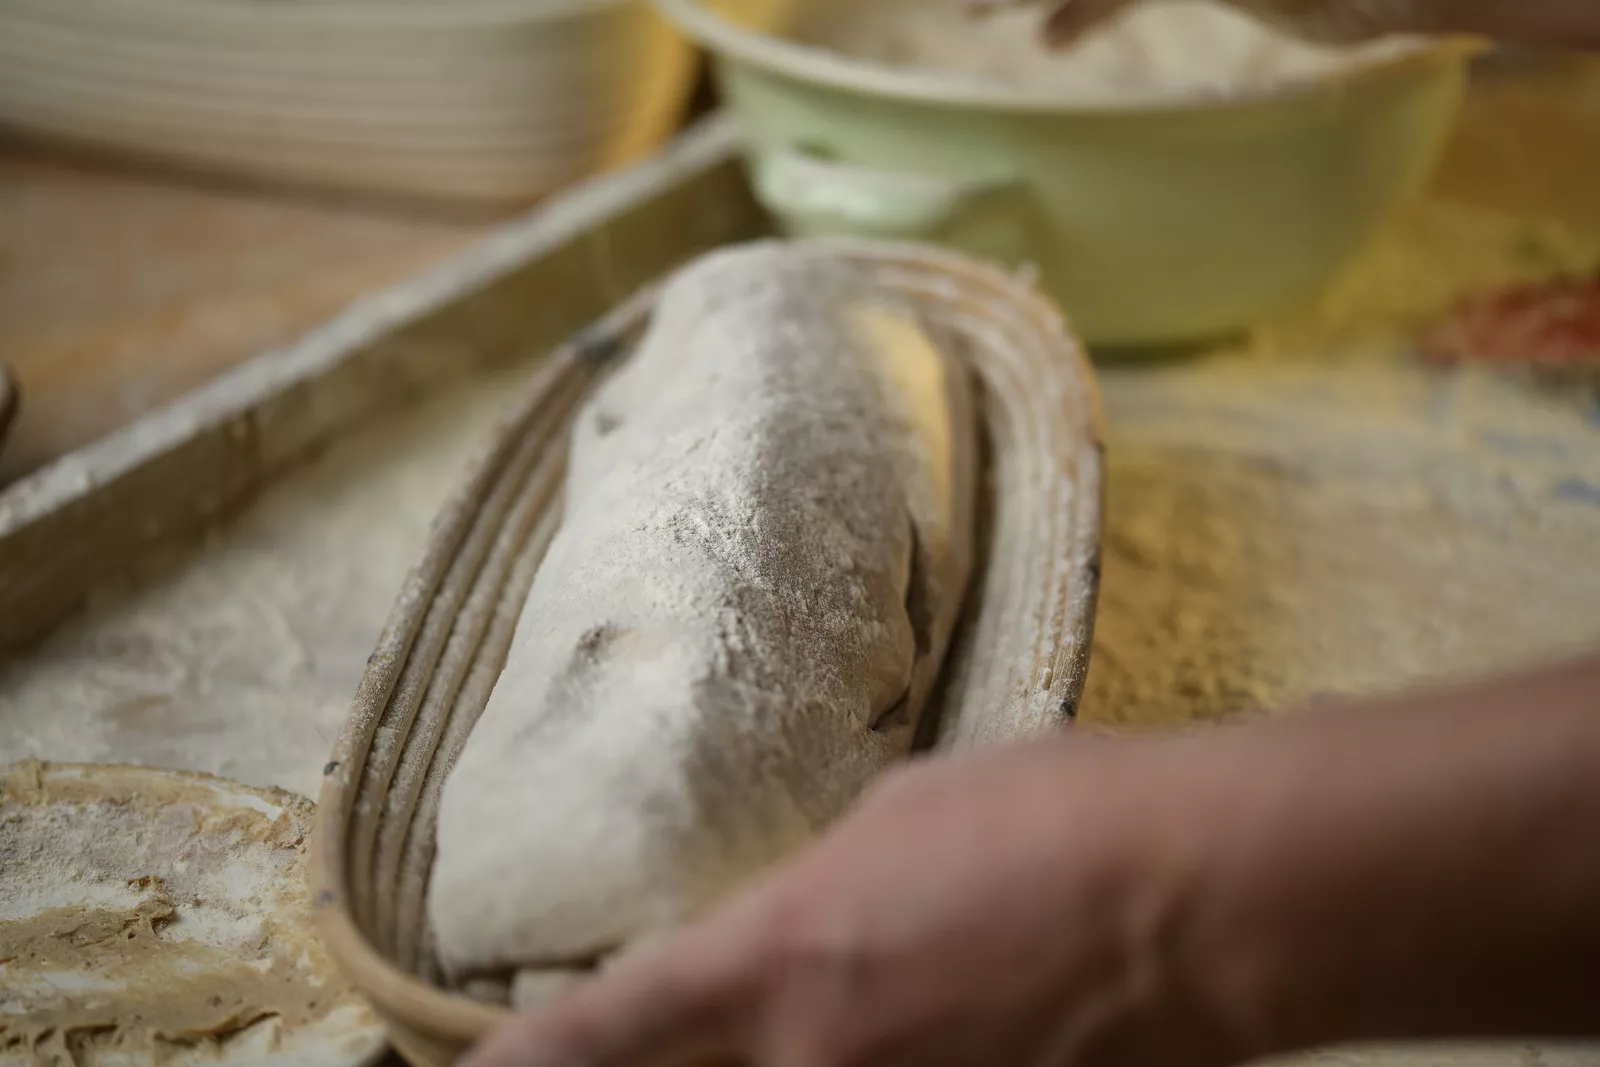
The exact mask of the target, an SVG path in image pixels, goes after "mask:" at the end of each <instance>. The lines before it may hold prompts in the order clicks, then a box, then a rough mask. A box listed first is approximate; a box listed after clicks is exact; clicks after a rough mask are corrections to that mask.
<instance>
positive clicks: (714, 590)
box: [429, 244, 974, 990]
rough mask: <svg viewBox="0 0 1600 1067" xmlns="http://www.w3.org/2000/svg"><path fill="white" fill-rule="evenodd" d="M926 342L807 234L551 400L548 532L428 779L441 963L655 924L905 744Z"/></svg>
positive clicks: (607, 945)
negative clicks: (493, 659)
mask: <svg viewBox="0 0 1600 1067" xmlns="http://www.w3.org/2000/svg"><path fill="white" fill-rule="evenodd" d="M953 343H954V342H953V340H952V339H950V338H947V337H944V336H942V335H940V334H939V333H936V332H933V331H931V330H930V328H929V327H927V326H926V325H925V324H924V323H923V321H922V320H921V318H920V317H919V315H918V314H917V312H916V310H915V309H914V308H913V307H912V306H910V305H909V304H907V303H906V302H905V301H904V300H903V299H901V298H898V297H894V296H892V295H890V293H889V292H888V291H887V290H885V289H883V288H881V287H880V286H878V285H877V284H876V283H875V282H874V281H873V280H872V278H871V277H870V276H869V275H868V274H867V273H866V272H865V271H863V270H862V269H861V268H858V267H855V266H853V265H851V264H849V263H848V262H847V261H845V260H843V259H842V258H840V257H838V256H836V255H834V254H832V253H831V252H828V251H827V250H825V249H818V248H814V247H801V248H794V247H785V246H781V245H773V244H761V245H755V246H750V247H747V248H742V249H738V250H734V251H729V252H723V253H719V254H716V255H713V256H711V257H708V258H706V259H704V260H702V261H700V262H699V263H697V264H696V265H694V266H692V267H690V268H688V269H687V270H686V271H685V272H683V273H682V274H680V275H679V276H677V277H676V278H675V279H674V280H673V281H671V282H670V283H669V284H668V285H667V287H666V289H665V290H664V292H663V294H662V297H661V300H660V304H659V309H658V312H657V315H656V319H655V321H654V323H653V324H652V326H651V329H650V331H649V333H648V335H647V336H646V338H645V339H644V341H643V342H642V344H641V346H640V349H639V351H638V353H637V355H636V356H635V357H634V358H633V359H632V360H631V361H630V363H629V364H628V365H627V366H626V367H625V368H624V369H623V370H622V371H620V372H619V374H618V375H617V376H616V377H615V378H614V379H613V380H611V381H610V382H609V383H608V384H607V385H606V386H605V387H604V388H603V389H602V390H601V391H600V392H599V393H598V394H597V395H596V396H595V397H594V398H593V399H592V400H591V402H590V403H589V404H588V406H587V407H586V409H585V410H584V412H583V413H582V415H581V416H580V419H579V422H578V426H577V428H576V430H575V434H574V440H573V444H572V452H571V465H570V470H569V485H568V491H567V497H566V513H565V516H564V522H563V526H562V529H561V531H560V533H559V534H558V535H557V537H556V539H555V541H554V543H553V544H552V546H551V548H550V551H549V554H548V556H547V557H546V559H545V561H544V563H543V565H542V567H541V569H540V571H539V574H538V576H537V578H536V579H535V582H534V586H533V589H532V591H531V592H530V594H529V597H528V602H527V605H526V607H525V609H524V612H523V615H522V618H521V620H520V622H519V625H518V633H517V639H516V642H515V644H514V645H513V648H512V652H511V654H510V659H509V662H508V664H507V667H506V669H505V671H504V673H503V674H502V676H501V678H500V680H499V683H498V685H497V686H496V688H495V691H494V694H493V696H492V697H491V699H490V701H489V704H488V707H487V708H486V710H485V711H484V714H483V717H482V718H481V719H480V721H479V723H478V725H477V727H476V728H475V730H474V732H473V735H472V739H471V741H470V742H469V743H468V745H467V748H466V749H465V751H464V752H463V754H462V757H461V760H460V762H459V764H458V765H457V766H456V768H455V770H454V772H453V773H452V776H451V778H450V781H449V783H448V784H447V786H446V788H445V793H444V799H443V804H442V808H441V811H440V818H439V836H438V842H439V843H438V857H437V860H436V864H435V868H434V875H433V882H432V886H431V891H430V900H429V912H430V917H431V919H432V922H433V925H434V928H435V931H436V934H437V941H438V950H439V957H440V960H441V962H442V964H443V965H444V967H445V969H446V971H447V972H449V973H450V974H451V975H452V976H453V977H455V978H457V979H458V980H463V979H469V978H474V977H480V976H486V975H487V976H500V977H509V976H510V975H511V974H512V973H513V972H517V971H526V970H529V969H538V968H541V967H550V968H559V967H561V966H563V965H568V964H582V963H586V962H589V961H593V960H595V959H597V958H600V957H603V956H605V955H606V954H608V953H609V952H611V951H612V950H614V949H617V948H619V947H621V946H624V945H627V944H629V943H632V942H635V941H637V940H639V939H641V938H644V937H648V936H650V935H652V934H655V933H658V932H660V931H662V930H664V929H667V928H670V927H672V926H674V925H676V924H678V923H681V922H683V921H684V920H686V919H688V918H690V917H692V916H693V915H694V914H695V913H696V912H698V911H699V910H700V909H702V908H703V907H704V906H706V905H707V904H708V903H710V902H711V901H712V900H714V899H715V898H717V897H719V896H721V895H722V894H724V893H725V892H726V891H727V890H728V889H730V888H732V887H733V886H735V885H737V884H739V883H741V882H743V881H744V880H746V879H747V878H748V877H749V876H750V875H752V874H753V873H755V872H756V871H758V870H760V869H761V868H763V867H765V866H767V865H768V864H770V863H771V862H772V861H773V860H775V859H777V858H778V857H780V856H781V855H783V854H784V853H786V852H788V851H790V850H792V849H793V848H795V847H796V846H797V845H799V844H800V843H802V842H804V841H806V840H807V839H809V838H810V837H812V836H813V835H814V834H816V833H817V832H818V831H819V830H821V829H822V828H823V827H825V826H826V825H827V824H829V823H830V822H831V821H832V820H833V819H835V818H836V817H837V816H838V815H839V814H840V813H841V812H842V811H843V810H844V809H845V808H846V807H847V806H848V805H849V804H850V803H851V802H852V801H853V800H855V799H856V797H857V796H859V795H860V793H861V791H862V790H863V789H864V788H865V787H866V785H867V784H868V783H869V782H870V781H871V779H872V778H873V777H874V776H876V775H877V774H879V773H880V772H881V771H883V770H884V769H885V768H886V767H887V766H888V765H889V764H890V763H891V762H892V761H893V760H895V759H897V758H899V757H900V756H902V755H903V754H904V753H906V752H907V751H908V749H909V748H910V746H911V743H912V740H913V734H914V732H915V730H916V726H917V721H918V718H919V715H920V713H921V711H922V709H923V706H924V704H925V703H926V701H927V697H928V695H929V692H930V690H931V688H932V685H933V683H934V681H935V677H936V675H937V672H938V668H939V663H940V660H941V658H942V656H943V653H944V649H945V646H946V644H947V642H948V639H949V636H950V632H951V630H952V628H953V625H954V621H955V617H956V614H957V611H958V608H959V604H960V599H961V594H962V590H963V587H964V585H965V581H966V576H967V572H968V568H969V565H970V557H971V554H972V545H971V520H972V495H973V481H974V472H973V470H972V462H973V454H972V453H973V450H972V448H971V438H972V435H973V432H974V425H973V419H974V415H973V412H972V409H971V398H970V396H969V395H968V385H967V382H966V378H965V372H964V370H962V369H960V367H959V365H958V364H957V363H956V362H954V361H953V360H952V359H950V358H949V355H948V352H947V349H948V347H949V345H951V344H953ZM516 984H517V986H518V987H519V988H521V989H523V990H526V989H530V988H537V987H539V986H541V985H545V984H547V983H542V982H537V981H530V979H529V978H528V976H526V975H524V976H523V977H522V979H521V980H520V981H519V982H518V983H516Z"/></svg>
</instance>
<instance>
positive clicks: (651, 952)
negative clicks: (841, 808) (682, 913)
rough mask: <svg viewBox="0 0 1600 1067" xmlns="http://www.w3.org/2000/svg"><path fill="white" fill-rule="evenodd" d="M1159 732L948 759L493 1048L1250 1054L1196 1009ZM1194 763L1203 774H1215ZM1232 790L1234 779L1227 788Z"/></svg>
mask: <svg viewBox="0 0 1600 1067" xmlns="http://www.w3.org/2000/svg"><path fill="white" fill-rule="evenodd" d="M1161 747H1163V746H1160V745H1159V743H1150V742H1129V743H1123V742H1114V741H1112V742H1108V741H1096V740H1094V739H1092V738H1089V737H1086V736H1083V735H1081V734H1080V735H1078V736H1075V737H1072V738H1070V739H1066V740H1051V741H1045V742H1041V743H1036V744H1033V745H1028V746H1023V747H1017V748H1010V749H1001V750H994V751H989V752H985V753H981V754H975V755H969V756H964V757H960V758H949V759H943V760H938V761H933V760H930V761H927V762H924V763H921V764H918V765H914V766H912V767H910V768H908V769H906V770H904V771H902V772H899V773H898V774H896V775H894V776H892V777H890V778H888V779H886V780H885V782H884V783H883V784H882V785H881V786H880V787H879V788H877V789H876V790H874V791H873V792H872V793H870V794H869V795H868V797H867V798H865V800H864V801H863V802H862V803H861V805H860V806H859V808H858V809H857V810H856V811H855V812H854V813H853V814H852V815H850V816H848V817H847V818H846V819H844V820H843V821H842V822H841V823H840V824H839V825H838V826H837V827H836V828H835V830H834V831H833V832H832V833H830V834H829V835H828V836H827V837H825V838H824V839H823V840H822V841H821V842H820V843H819V844H817V845H816V846H814V847H813V848H812V849H811V850H810V851H808V852H806V853H804V854H802V855H801V856H799V857H798V858H797V859H795V860H794V861H793V862H791V863H790V864H788V865H787V866H785V867H782V868H780V869H779V870H778V871H776V872H775V873H774V874H773V875H771V876H770V877H769V878H768V879H767V880H765V881H764V882H761V883H759V884H757V885H756V886H755V887H753V888H752V889H750V890H749V891H747V892H746V893H744V894H743V895H742V896H740V897H738V898H736V899H734V900H733V901H732V902H730V903H729V904H728V905H727V906H726V907H725V908H724V909H722V910H719V911H718V912H716V913H715V914H713V915H711V916H710V917H709V918H708V919H706V920H705V921H703V922H701V923H699V924H698V925H695V926H693V927H691V928H689V929H688V930H687V931H686V932H684V933H682V934H680V935H678V936H676V937H675V938H672V939H670V940H668V941H665V942H662V943H659V944H657V945H654V946H651V947H650V948H647V949H642V950H639V951H638V952H636V953H634V954H632V955H629V956H624V957H623V958H621V959H619V960H618V961H617V962H616V963H615V964H614V965H612V966H611V967H609V968H607V969H605V970H604V971H603V972H602V973H601V975H600V977H599V978H597V979H596V980H594V981H593V982H591V983H590V984H588V985H587V986H584V987H580V988H579V989H578V990H577V991H575V992H574V993H572V994H571V995H570V996H568V997H567V998H566V999H564V1000H562V1001H560V1002H558V1003H557V1004H555V1005H554V1006H552V1007H551V1008H550V1009H548V1010H547V1011H545V1012H543V1013H535V1014H530V1015H526V1016H523V1017H520V1018H518V1019H517V1020H515V1021H514V1022H512V1023H510V1024H508V1025H507V1026H505V1027H504V1028H502V1029H501V1030H500V1031H499V1032H497V1033H495V1034H494V1035H492V1036H491V1037H490V1038H489V1039H488V1040H487V1041H486V1042H485V1043H484V1044H483V1046H482V1047H481V1048H480V1049H478V1050H477V1051H476V1052H475V1053H474V1054H473V1055H472V1057H471V1058H470V1059H469V1060H468V1061H467V1062H468V1063H470V1064H471V1067H547V1065H549V1067H576V1065H581V1067H640V1065H647V1064H648V1065H662V1064H674V1065H676V1064H684V1063H704V1062H721V1060H722V1059H724V1058H726V1059H729V1060H734V1061H744V1062H749V1063H754V1064H759V1065H761V1067H858V1065H866V1064H871V1065H872V1067H896V1065H904V1067H913V1065H914V1067H967V1065H971V1067H992V1065H994V1064H999V1063H1005V1064H1017V1065H1019V1067H1020V1065H1034V1064H1065V1063H1071V1064H1075V1065H1078V1064H1085V1065H1088V1064H1123V1063H1126V1064H1154V1063H1161V1064H1163V1065H1165V1067H1183V1065H1190V1067H1210V1065H1213V1064H1221V1063H1224V1062H1232V1061H1234V1060H1236V1059H1239V1058H1242V1056H1243V1055H1244V1053H1246V1052H1247V1051H1249V1050H1244V1049H1238V1048H1234V1047H1231V1046H1230V1045H1229V1043H1228V1041H1226V1040H1224V1039H1223V1038H1222V1036H1221V1035H1220V1034H1218V1033H1214V1032H1211V1031H1210V1030H1209V1029H1208V1026H1207V1025H1206V1023H1205V1013H1204V1012H1199V1011H1191V1010H1179V1004H1180V1002H1181V1001H1182V999H1183V998H1182V997H1177V996H1174V995H1173V990H1172V989H1171V988H1169V986H1168V984H1167V979H1168V977H1169V975H1168V973H1167V971H1166V967H1167V963H1168V961H1167V960H1166V959H1164V957H1163V954H1164V953H1165V952H1166V951H1168V950H1170V948H1171V947H1172V945H1171V941H1170V940H1169V939H1170V938H1171V936H1172V935H1173V933H1174V931H1173V929H1172V927H1171V925H1170V920H1171V919H1172V918H1173V915H1174V910H1175V909H1176V907H1177V902H1176V901H1175V900H1174V899H1172V897H1171V896H1170V895H1169V891H1170V890H1172V888H1173V883H1172V882H1171V881H1169V880H1168V878H1167V875H1168V873H1170V872H1168V871H1167V870H1166V869H1165V868H1163V866H1162V863H1161V858H1160V857H1161V855H1162V852H1161V849H1160V847H1159V841H1161V840H1166V841H1168V842H1177V843H1179V844H1180V846H1181V847H1180V848H1179V849H1178V850H1176V851H1174V852H1172V853H1171V854H1172V855H1174V856H1175V855H1177V854H1178V853H1179V852H1181V851H1183V849H1184V848H1188V847H1192V846H1193V845H1194V844H1195V838H1194V837H1193V835H1188V834H1184V833H1172V832H1167V833H1162V830H1163V829H1164V828H1166V827H1167V820H1168V818H1169V815H1170V814H1171V813H1172V812H1173V811H1178V812H1180V813H1181V811H1183V810H1192V811H1206V810H1210V811H1213V812H1214V811H1215V809H1214V808H1209V807H1208V805H1207V804H1206V803H1205V802H1204V798H1202V797H1200V796H1198V795H1189V796H1186V797H1185V798H1184V799H1183V800H1182V802H1181V803H1180V804H1178V805H1177V806H1176V807H1175V808H1174V807H1171V806H1169V805H1168V804H1167V802H1166V801H1165V800H1163V799H1162V798H1163V797H1164V796H1168V795H1171V794H1170V793H1169V792H1168V791H1165V790H1163V789H1161V788H1153V786H1154V785H1159V784H1160V783H1162V782H1166V783H1169V784H1173V785H1176V784H1177V780H1178V779H1179V778H1182V777H1183V776H1182V775H1178V776H1173V775H1168V774H1166V773H1165V771H1164V766H1165V764H1164V763H1163V762H1162V761H1161V760H1159V759H1156V758H1155V757H1153V756H1152V750H1154V749H1159V748H1161ZM1191 781H1194V780H1191ZM1219 792H1221V793H1225V792H1227V790H1226V789H1225V788H1224V789H1221V790H1219Z"/></svg>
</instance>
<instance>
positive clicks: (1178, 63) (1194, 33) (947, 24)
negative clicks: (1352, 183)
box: [797, 0, 1412, 104]
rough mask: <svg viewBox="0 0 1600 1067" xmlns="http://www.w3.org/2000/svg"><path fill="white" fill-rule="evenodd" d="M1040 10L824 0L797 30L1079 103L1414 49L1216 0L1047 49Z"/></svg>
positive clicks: (1147, 0)
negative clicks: (1307, 29) (1304, 27)
mask: <svg viewBox="0 0 1600 1067" xmlns="http://www.w3.org/2000/svg"><path fill="white" fill-rule="evenodd" d="M1041 18H1042V15H1041V9H1040V8H1039V7H1037V6H1024V7H1021V8H1006V9H1001V10H997V11H994V12H991V13H989V14H986V15H984V16H982V17H976V16H974V15H973V14H972V13H971V11H970V10H969V9H968V7H967V5H965V4H964V3H962V2H961V0H878V2H873V3H855V4H835V5H831V6H829V7H827V8H825V9H822V12H821V13H820V14H818V15H817V16H816V17H815V18H813V19H812V20H811V21H809V22H807V23H806V24H805V26H804V28H803V29H802V30H801V31H800V33H799V34H798V35H797V36H799V37H800V38H801V39H802V40H805V41H807V42H809V43H812V44H818V45H821V46H823V47H826V48H829V49H832V50H834V51H837V52H840V53H843V54H845V55H847V56H851V57H853V58H856V59H864V60H869V61H871V62H874V63H881V64H884V65H886V66H890V67H898V68H904V69H908V70H917V71H923V72H927V73H933V74H939V75H944V76H947V77H950V78H953V79H958V80H963V81H968V82H979V83H988V84H991V85H1003V86H1009V87H1011V88H1016V89H1026V90H1032V91H1035V92H1039V93H1048V94H1051V95H1055V96H1058V97H1060V99H1061V100H1062V102H1063V103H1082V104H1107V103H1110V104H1115V103H1129V102H1138V101H1139V100H1141V99H1145V98H1153V97H1163V98H1170V97H1173V96H1186V95H1187V96H1196V97H1217V96H1228V95H1232V94H1238V93H1245V92H1251V91H1259V90H1261V89H1263V88H1268V87H1271V86H1274V85H1280V84H1283V83H1287V82H1297V81H1305V80H1308V79H1314V78H1322V77H1328V76H1335V75H1338V74H1339V73H1341V72H1343V71H1347V70H1349V69H1350V68H1351V67H1353V66H1358V65H1360V64H1362V63H1366V62H1370V61H1372V60H1373V59H1376V58H1380V57H1383V56H1386V55H1392V54H1394V53H1395V52H1397V51H1398V50H1401V49H1405V48H1410V47H1412V44H1411V42H1409V41H1406V40H1400V39H1391V40H1383V41H1376V42H1370V43H1367V44H1361V45H1353V46H1335V45H1328V44H1317V43H1312V42H1310V41H1306V40H1303V39H1301V38H1298V37H1295V36H1293V35H1292V34H1290V33H1288V32H1287V31H1284V30H1280V29H1277V28H1275V27H1273V26H1271V25H1269V24H1267V23H1266V22H1263V21H1261V20H1260V19H1258V18H1256V17H1255V16H1252V15H1249V14H1246V13H1244V12H1242V11H1240V10H1238V9H1236V8H1235V7H1233V6H1230V5H1228V4H1225V3H1220V2H1217V0H1142V2H1139V3H1135V4H1132V5H1130V6H1129V7H1128V9H1127V10H1125V11H1123V12H1121V13H1120V14H1118V15H1115V16H1113V17H1112V18H1111V19H1109V20H1107V22H1106V23H1105V24H1104V25H1102V26H1099V27H1096V28H1095V29H1093V30H1091V31H1090V32H1089V34H1088V35H1087V36H1086V37H1084V38H1083V39H1082V40H1080V41H1078V42H1076V43H1075V44H1074V45H1072V46H1071V47H1070V48H1067V49H1064V50H1062V51H1054V50H1051V49H1048V48H1046V47H1045V45H1044V44H1043V43H1042V41H1041V40H1040V34H1039V27H1040V19H1041Z"/></svg>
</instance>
